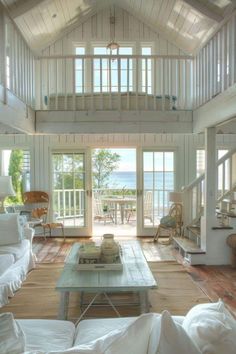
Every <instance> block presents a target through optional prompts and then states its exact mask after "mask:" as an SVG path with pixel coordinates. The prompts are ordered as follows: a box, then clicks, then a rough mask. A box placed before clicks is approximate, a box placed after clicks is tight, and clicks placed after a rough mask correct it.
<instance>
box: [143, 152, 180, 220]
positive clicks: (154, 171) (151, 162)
mask: <svg viewBox="0 0 236 354" xmlns="http://www.w3.org/2000/svg"><path fill="white" fill-rule="evenodd" d="M173 190H174V152H173V151H144V152H143V202H142V204H143V226H144V227H156V226H157V225H158V224H159V220H160V218H161V217H162V216H163V215H167V214H168V211H169V205H168V193H169V192H170V191H173Z"/></svg>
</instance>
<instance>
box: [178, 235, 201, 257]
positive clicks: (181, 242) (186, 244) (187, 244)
mask: <svg viewBox="0 0 236 354" xmlns="http://www.w3.org/2000/svg"><path fill="white" fill-rule="evenodd" d="M173 239H174V241H175V242H176V243H177V244H178V246H179V247H181V248H182V249H183V250H184V251H185V252H187V253H190V254H204V253H206V252H205V251H203V250H202V249H201V248H200V247H199V246H198V245H197V244H196V243H195V242H194V241H192V240H190V239H189V238H187V237H174V238H173Z"/></svg>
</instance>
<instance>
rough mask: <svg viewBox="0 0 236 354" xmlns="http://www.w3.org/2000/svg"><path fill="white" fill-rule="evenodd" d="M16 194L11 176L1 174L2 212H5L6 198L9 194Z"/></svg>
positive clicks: (0, 203) (0, 211) (0, 198)
mask: <svg viewBox="0 0 236 354" xmlns="http://www.w3.org/2000/svg"><path fill="white" fill-rule="evenodd" d="M13 195H16V193H15V191H14V189H13V186H12V179H11V176H0V213H1V214H2V213H5V209H4V199H5V198H6V197H9V196H13Z"/></svg>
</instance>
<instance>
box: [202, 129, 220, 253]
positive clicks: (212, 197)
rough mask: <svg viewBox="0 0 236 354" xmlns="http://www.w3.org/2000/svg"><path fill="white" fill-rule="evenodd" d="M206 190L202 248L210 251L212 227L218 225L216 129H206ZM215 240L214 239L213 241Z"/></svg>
mask: <svg viewBox="0 0 236 354" xmlns="http://www.w3.org/2000/svg"><path fill="white" fill-rule="evenodd" d="M205 161H206V167H205V191H204V200H205V205H204V217H203V218H202V221H201V248H202V249H203V250H206V251H208V246H209V245H210V243H211V235H212V227H213V226H215V225H216V215H215V209H216V186H217V184H216V180H217V168H216V129H215V128H206V129H205ZM213 242H214V241H213Z"/></svg>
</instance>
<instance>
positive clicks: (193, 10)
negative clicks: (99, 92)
mask: <svg viewBox="0 0 236 354" xmlns="http://www.w3.org/2000/svg"><path fill="white" fill-rule="evenodd" d="M1 1H2V3H3V5H4V6H5V7H6V8H7V10H8V13H9V14H10V16H11V17H12V19H13V20H14V21H15V23H16V25H17V26H18V28H19V29H20V31H21V33H22V34H23V36H24V38H25V39H26V41H27V42H28V44H29V46H30V47H31V48H32V49H33V50H34V51H36V52H38V51H40V50H41V49H43V48H45V47H47V46H48V45H49V44H50V43H52V42H53V41H54V40H56V39H58V38H59V37H60V36H63V35H64V34H65V33H67V32H68V31H70V30H72V29H73V28H74V27H76V26H78V25H79V24H80V23H83V22H85V21H86V20H87V19H88V18H89V17H90V16H92V15H93V14H95V13H96V12H97V11H99V10H100V9H101V8H104V7H112V6H113V5H114V4H115V5H116V6H119V7H121V8H123V9H125V10H127V11H128V12H130V13H132V15H134V16H135V17H137V18H138V19H139V20H141V21H143V22H144V23H146V24H148V25H149V26H150V27H151V28H152V29H154V30H155V31H156V32H158V33H160V34H163V36H165V37H168V39H169V41H170V42H173V43H175V45H177V46H178V47H179V48H181V49H183V50H185V51H186V52H188V53H193V52H195V51H196V50H197V49H198V48H199V47H201V46H202V44H203V43H204V42H205V41H206V40H207V39H208V38H209V37H210V36H211V34H212V33H213V32H214V31H215V30H217V28H218V27H219V26H220V25H221V23H222V22H223V21H224V19H225V17H226V16H228V15H229V14H230V13H231V12H232V10H233V9H234V8H235V6H236V1H235V0H116V1H115V0H1Z"/></svg>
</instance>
